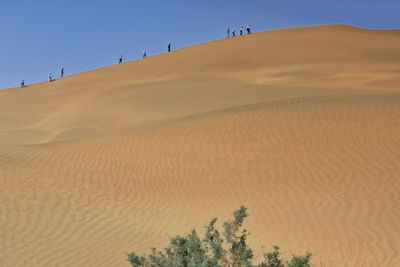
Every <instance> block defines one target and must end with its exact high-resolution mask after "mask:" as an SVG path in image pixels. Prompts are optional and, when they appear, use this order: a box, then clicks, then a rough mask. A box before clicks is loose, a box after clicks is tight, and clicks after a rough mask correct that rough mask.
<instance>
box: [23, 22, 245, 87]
mask: <svg viewBox="0 0 400 267" xmlns="http://www.w3.org/2000/svg"><path fill="white" fill-rule="evenodd" d="M243 30H244V28H243V26H241V27H240V29H239V34H240V35H243ZM246 31H247V34H250V33H251V30H250V25H248V26H247V28H246ZM231 33H232V37H235V36H236V31H235V29H233V30H232V31H231V29H230V28H228V30H227V38H229V37H230V36H231ZM167 49H168V53H169V52H171V51H172V44H171V43H169V44H168V46H167ZM143 58H147V50H144V51H143ZM122 60H123V55H120V56H119V58H118V64H121V63H122ZM62 77H64V68H61V75H60V78H62ZM55 80H56V79H54V77H53V74H51V73H49V82H52V81H55ZM25 86H26V85H25V80H22V81H21V88H22V87H25Z"/></svg>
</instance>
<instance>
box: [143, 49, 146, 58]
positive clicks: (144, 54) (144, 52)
mask: <svg viewBox="0 0 400 267" xmlns="http://www.w3.org/2000/svg"><path fill="white" fill-rule="evenodd" d="M143 58H147V51H146V50H144V51H143Z"/></svg>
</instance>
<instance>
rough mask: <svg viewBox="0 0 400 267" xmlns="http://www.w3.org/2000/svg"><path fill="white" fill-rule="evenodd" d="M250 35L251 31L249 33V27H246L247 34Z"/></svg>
mask: <svg viewBox="0 0 400 267" xmlns="http://www.w3.org/2000/svg"><path fill="white" fill-rule="evenodd" d="M250 33H251V31H250V25H249V26H247V34H250Z"/></svg>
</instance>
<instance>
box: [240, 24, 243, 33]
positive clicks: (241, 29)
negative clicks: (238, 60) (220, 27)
mask: <svg viewBox="0 0 400 267" xmlns="http://www.w3.org/2000/svg"><path fill="white" fill-rule="evenodd" d="M239 32H240V35H242V34H243V26H242V27H240V31H239Z"/></svg>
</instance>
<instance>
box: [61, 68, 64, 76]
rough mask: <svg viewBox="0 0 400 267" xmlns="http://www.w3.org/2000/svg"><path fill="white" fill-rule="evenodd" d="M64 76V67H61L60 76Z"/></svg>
mask: <svg viewBox="0 0 400 267" xmlns="http://www.w3.org/2000/svg"><path fill="white" fill-rule="evenodd" d="M62 77H64V68H61V78H62Z"/></svg>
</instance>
